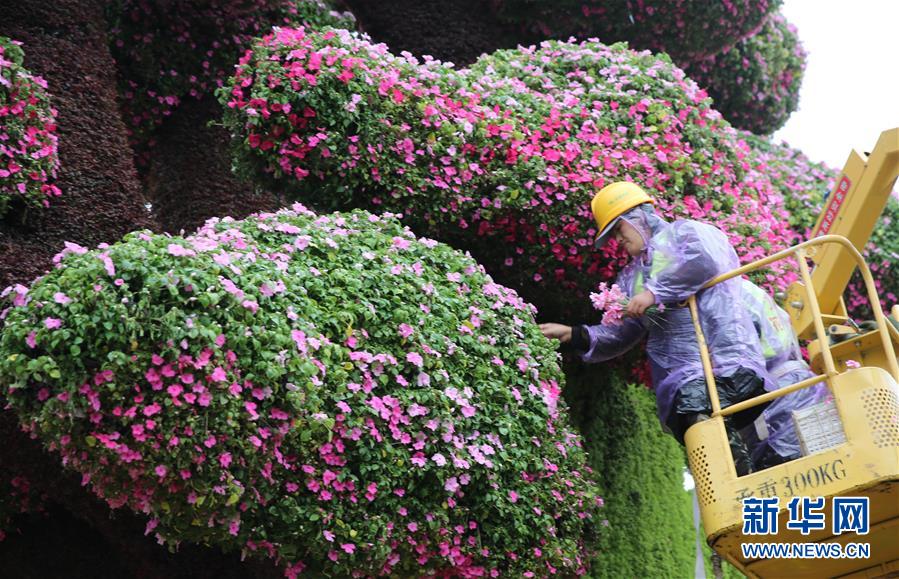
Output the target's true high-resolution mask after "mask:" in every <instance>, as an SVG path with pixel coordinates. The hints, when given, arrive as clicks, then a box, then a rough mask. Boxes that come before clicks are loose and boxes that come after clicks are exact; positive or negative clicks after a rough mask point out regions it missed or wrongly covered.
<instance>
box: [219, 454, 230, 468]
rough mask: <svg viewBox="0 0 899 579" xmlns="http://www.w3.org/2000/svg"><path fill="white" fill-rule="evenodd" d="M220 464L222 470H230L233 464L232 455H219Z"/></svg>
mask: <svg viewBox="0 0 899 579" xmlns="http://www.w3.org/2000/svg"><path fill="white" fill-rule="evenodd" d="M219 464H220V465H222V468H228V466H229V465H230V464H231V453H230V452H223V453H222V454H220V455H219Z"/></svg>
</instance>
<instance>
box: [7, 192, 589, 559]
mask: <svg viewBox="0 0 899 579" xmlns="http://www.w3.org/2000/svg"><path fill="white" fill-rule="evenodd" d="M57 261H58V262H59V264H58V267H57V269H55V270H54V271H52V272H50V273H49V274H47V275H46V276H44V277H43V278H41V279H39V280H38V281H36V282H35V283H34V284H33V285H32V286H31V287H30V288H26V287H24V286H16V287H14V288H12V289H11V290H10V291H8V292H7V300H8V301H9V302H11V303H9V304H8V305H9V308H8V309H7V310H5V311H4V312H3V317H4V322H3V324H4V325H3V331H2V336H0V384H3V394H4V396H5V397H6V398H7V399H8V401H9V403H10V404H11V406H12V408H13V409H14V410H15V411H16V412H17V413H18V415H19V417H20V419H21V421H22V423H23V425H24V426H25V427H26V428H28V429H30V430H32V431H34V432H35V433H36V434H37V435H38V436H39V437H40V438H41V439H42V440H43V441H44V442H45V443H46V444H47V445H48V446H49V447H50V448H51V449H53V450H55V451H57V452H59V453H60V454H61V456H62V459H63V462H64V463H65V464H66V465H68V467H70V468H73V469H76V470H77V471H80V472H81V473H82V474H83V477H84V481H85V483H86V484H87V483H89V484H90V485H91V487H92V488H93V489H94V491H95V492H97V493H98V494H99V495H100V496H101V497H103V498H105V499H106V500H107V501H108V502H109V504H110V505H112V506H113V507H121V506H126V505H127V506H128V507H131V508H132V509H135V510H137V511H140V512H145V513H147V514H148V515H149V516H150V520H149V523H148V525H147V530H148V532H155V533H157V534H158V535H159V536H160V537H161V538H165V540H167V541H169V542H172V543H177V542H179V541H184V540H186V541H196V542H203V543H209V544H213V545H218V546H221V547H223V548H226V549H228V548H239V549H243V550H244V551H248V552H255V553H256V554H257V555H262V556H269V557H274V558H278V559H279V560H280V561H281V562H282V563H283V565H284V566H285V567H286V569H287V572H288V573H289V574H290V573H295V572H298V571H300V570H302V569H307V570H309V571H310V572H312V573H314V574H315V573H317V574H336V575H349V574H375V575H377V574H387V573H395V574H398V575H401V576H409V575H420V574H422V573H434V574H436V575H446V576H448V575H453V576H482V575H489V576H499V575H502V576H512V575H515V576H520V575H522V574H525V575H526V576H527V574H529V573H532V574H535V575H538V576H542V575H545V574H548V573H551V572H553V571H557V572H559V573H561V574H578V573H582V572H584V567H585V565H586V562H587V561H588V556H589V553H588V550H587V547H585V545H587V546H589V545H592V544H594V543H595V540H596V537H595V527H596V526H597V523H598V521H597V517H599V516H600V514H599V513H598V512H597V507H598V506H599V505H601V500H600V499H599V498H598V497H597V496H596V495H595V492H594V490H593V489H594V487H593V483H592V480H593V479H592V474H591V472H590V470H589V468H587V467H586V466H585V455H584V453H583V451H582V449H581V447H580V439H579V437H578V436H577V435H575V434H574V433H572V432H571V430H570V429H569V426H568V419H567V415H566V411H565V409H564V404H563V403H562V402H560V401H559V400H558V397H559V393H560V389H561V386H562V374H561V371H560V369H559V367H558V365H557V362H556V354H555V352H554V346H553V344H551V343H550V341H549V340H546V339H544V338H543V337H542V335H541V334H540V332H539V329H538V328H537V326H536V325H535V324H534V320H533V316H534V309H533V307H532V306H530V305H528V304H527V303H525V302H524V301H522V300H521V299H520V298H519V297H518V296H517V294H516V293H515V292H514V291H512V290H509V289H507V288H505V287H502V286H500V285H497V284H496V283H494V282H493V281H492V280H491V279H490V277H489V276H487V275H486V274H485V273H484V272H483V269H482V268H481V267H479V266H478V265H477V264H476V263H475V262H474V261H473V260H472V259H471V258H470V257H467V256H464V255H462V254H461V253H459V252H457V251H455V250H452V249H451V248H449V247H448V246H445V245H442V244H439V243H437V242H435V241H431V240H428V239H425V238H421V239H418V238H416V237H415V236H414V235H413V234H412V233H411V232H410V231H409V230H408V229H404V228H402V227H401V226H400V224H399V223H398V222H397V221H396V220H395V219H394V218H392V217H391V216H389V215H387V216H381V217H378V216H375V215H371V214H368V213H366V212H363V211H354V212H352V213H346V214H331V215H322V216H318V215H315V214H313V213H312V212H310V211H308V210H306V209H305V208H303V207H302V206H300V205H295V206H294V207H293V208H292V209H289V210H287V209H285V210H282V211H280V212H278V213H275V214H260V215H257V216H253V217H251V218H248V219H246V220H244V221H234V220H231V219H230V218H225V219H222V220H216V219H213V220H210V221H209V222H207V224H206V225H205V226H204V227H203V228H202V229H201V230H200V231H198V232H197V234H195V235H193V236H191V237H187V238H181V237H169V236H163V235H151V234H149V233H146V232H135V233H132V234H129V235H128V236H126V238H125V239H124V240H123V241H122V242H120V243H116V244H114V245H112V246H105V247H100V248H98V249H97V250H93V251H88V250H87V249H85V248H82V247H80V246H77V245H75V244H68V245H67V247H66V249H65V251H64V252H63V253H62V254H60V255H59V256H58V260H57ZM479 574H480V575H479Z"/></svg>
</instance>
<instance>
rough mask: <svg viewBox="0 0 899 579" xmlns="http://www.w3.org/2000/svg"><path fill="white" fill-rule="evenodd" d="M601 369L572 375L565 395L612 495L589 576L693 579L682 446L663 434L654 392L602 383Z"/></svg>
mask: <svg viewBox="0 0 899 579" xmlns="http://www.w3.org/2000/svg"><path fill="white" fill-rule="evenodd" d="M599 372H600V371H599V370H598V369H597V368H596V367H593V368H581V369H579V370H577V371H575V372H570V371H569V372H567V376H568V389H567V390H566V393H565V395H566V399H567V400H569V404H571V406H572V413H573V415H574V416H579V417H580V418H581V420H583V426H582V431H583V433H584V437H585V442H584V445H585V449H586V450H587V453H588V455H589V457H590V465H591V466H592V467H593V469H594V470H595V471H596V473H597V474H598V476H599V478H600V488H601V489H602V491H603V493H604V496H605V497H607V498H608V502H607V503H606V508H605V511H604V515H605V517H606V519H607V520H608V525H609V526H608V528H607V529H605V531H604V533H603V535H602V538H601V540H600V542H599V557H598V559H597V560H596V561H595V562H594V565H593V569H592V570H591V576H592V577H598V578H610V579H611V578H618V577H688V576H691V575H692V573H693V564H694V550H695V546H694V541H693V521H692V517H693V514H692V504H691V502H690V498H689V495H688V494H687V493H686V492H685V491H684V487H683V472H684V453H683V449H682V448H681V447H680V446H679V445H678V443H677V442H676V441H675V440H674V438H672V437H671V436H670V435H667V434H665V433H663V432H662V430H661V427H660V426H659V420H658V418H657V417H656V403H655V397H654V395H653V393H652V392H651V391H650V390H647V389H646V388H645V387H643V386H638V385H626V384H624V383H623V382H622V381H620V380H617V379H616V380H613V381H612V383H611V384H603V385H601V386H599V385H597V382H598V380H597V375H598V374H599Z"/></svg>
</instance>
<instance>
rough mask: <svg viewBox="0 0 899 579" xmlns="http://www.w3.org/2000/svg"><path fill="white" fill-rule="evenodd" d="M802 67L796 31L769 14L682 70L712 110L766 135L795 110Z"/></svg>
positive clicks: (780, 17) (801, 52)
mask: <svg viewBox="0 0 899 579" xmlns="http://www.w3.org/2000/svg"><path fill="white" fill-rule="evenodd" d="M805 62H806V52H805V50H804V49H803V48H802V44H801V43H800V42H799V38H798V36H797V34H796V27H795V26H793V25H792V24H790V23H789V22H787V21H786V19H785V18H784V17H783V16H782V15H781V14H773V15H771V16H770V17H769V18H767V19H766V21H765V25H764V26H763V27H762V29H761V30H760V31H759V32H758V33H757V34H754V35H753V36H750V37H749V38H746V39H744V40H741V41H740V42H738V43H737V44H736V45H735V46H733V47H732V48H730V49H727V50H725V51H724V52H721V53H719V54H716V55H713V56H710V57H707V58H704V59H701V60H696V61H693V62H690V63H689V64H686V65H685V66H684V71H685V72H686V73H687V76H689V77H690V78H692V79H693V80H695V81H696V83H697V84H699V85H700V86H702V87H705V88H707V89H708V91H709V96H711V97H712V100H713V101H714V103H715V104H714V106H715V108H716V109H717V110H718V111H720V112H721V114H722V115H723V116H724V118H726V119H727V120H728V121H729V122H730V123H731V124H732V125H734V126H735V127H737V128H740V129H745V130H747V131H751V132H753V133H755V134H759V135H767V134H771V133H773V132H774V131H776V130H777V129H779V128H780V127H782V126H783V125H784V123H786V122H787V119H788V118H789V116H790V114H792V113H793V111H795V110H796V108H797V107H798V106H799V86H800V84H801V82H802V74H803V72H804V71H805Z"/></svg>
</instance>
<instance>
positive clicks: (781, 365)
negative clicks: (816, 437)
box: [743, 280, 828, 462]
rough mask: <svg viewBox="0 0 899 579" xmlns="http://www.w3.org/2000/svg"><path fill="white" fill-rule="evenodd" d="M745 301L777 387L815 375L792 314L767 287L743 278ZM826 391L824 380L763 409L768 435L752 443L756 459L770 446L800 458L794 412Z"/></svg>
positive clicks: (822, 395) (813, 402)
mask: <svg viewBox="0 0 899 579" xmlns="http://www.w3.org/2000/svg"><path fill="white" fill-rule="evenodd" d="M743 304H744V306H745V308H746V311H747V312H748V313H749V314H750V315H751V316H752V323H753V325H754V326H755V328H756V331H757V332H758V334H759V339H760V341H761V345H762V353H763V354H764V356H765V365H766V366H767V368H768V372H769V374H770V375H771V377H772V378H774V379H775V380H776V381H777V385H778V388H783V387H785V386H789V385H791V384H795V383H796V382H801V381H802V380H805V379H807V378H811V377H812V376H814V375H815V374H814V372H812V371H811V369H810V368H809V367H808V364H806V363H805V360H803V358H802V351H801V350H800V349H799V342H798V340H797V339H796V334H794V333H793V328H792V325H791V324H790V316H789V314H787V312H785V311H784V310H783V309H781V308H780V307H779V306H778V305H777V304H776V303H775V302H774V300H773V299H772V298H771V296H770V295H768V293H767V292H765V290H763V289H762V288H760V287H758V286H757V285H755V284H753V283H752V282H750V281H748V280H743ZM827 395H828V390H827V386H826V385H825V384H823V383H821V384H816V385H814V386H811V387H809V388H803V389H802V390H799V391H797V392H793V393H792V394H787V395H786V396H784V397H782V398H778V399H777V400H775V401H774V402H772V403H771V405H770V406H768V408H766V409H765V412H764V417H765V425H766V427H767V431H768V438H767V439H765V440H762V441H760V443H759V444H757V445H755V446H754V447H753V449H752V458H753V461H756V462H757V461H759V460H760V459H761V458H762V457H763V456H764V454H765V452H766V451H767V448H766V447H769V446H770V448H771V449H772V450H774V452H776V453H777V454H778V455H780V456H781V457H782V458H785V459H792V458H797V457H798V456H799V454H800V448H799V437H798V436H797V434H796V430H795V428H794V425H793V418H792V413H793V411H794V410H798V409H800V408H805V407H806V406H810V405H812V404H815V403H816V402H818V401H820V400H823V399H824V398H826V397H827Z"/></svg>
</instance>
